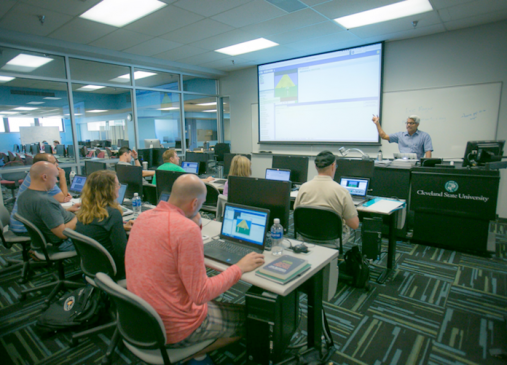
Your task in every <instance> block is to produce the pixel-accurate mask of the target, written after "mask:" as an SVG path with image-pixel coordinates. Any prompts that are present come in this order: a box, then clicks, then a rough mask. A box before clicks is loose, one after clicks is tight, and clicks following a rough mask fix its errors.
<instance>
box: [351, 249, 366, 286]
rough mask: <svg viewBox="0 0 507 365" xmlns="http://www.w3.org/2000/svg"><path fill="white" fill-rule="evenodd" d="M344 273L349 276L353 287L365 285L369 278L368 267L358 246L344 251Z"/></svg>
mask: <svg viewBox="0 0 507 365" xmlns="http://www.w3.org/2000/svg"><path fill="white" fill-rule="evenodd" d="M345 273H346V274H347V275H348V276H350V277H351V283H350V285H352V286H353V287H356V288H364V287H367V285H368V281H369V280H370V267H369V265H368V260H366V259H365V258H364V257H363V255H362V253H361V250H360V249H359V247H357V246H354V247H352V248H351V249H350V250H348V251H347V252H346V253H345Z"/></svg>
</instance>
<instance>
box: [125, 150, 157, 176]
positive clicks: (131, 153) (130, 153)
mask: <svg viewBox="0 0 507 365" xmlns="http://www.w3.org/2000/svg"><path fill="white" fill-rule="evenodd" d="M118 157H119V159H120V161H118V164H120V165H129V166H132V158H133V159H134V165H135V166H141V163H140V162H139V159H138V158H137V152H136V151H135V150H131V149H130V148H128V147H122V148H120V150H119V151H118ZM154 175H155V171H153V170H143V177H146V176H154Z"/></svg>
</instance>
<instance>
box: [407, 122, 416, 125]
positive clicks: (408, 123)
mask: <svg viewBox="0 0 507 365" xmlns="http://www.w3.org/2000/svg"><path fill="white" fill-rule="evenodd" d="M406 124H407V125H414V124H417V123H416V122H406Z"/></svg>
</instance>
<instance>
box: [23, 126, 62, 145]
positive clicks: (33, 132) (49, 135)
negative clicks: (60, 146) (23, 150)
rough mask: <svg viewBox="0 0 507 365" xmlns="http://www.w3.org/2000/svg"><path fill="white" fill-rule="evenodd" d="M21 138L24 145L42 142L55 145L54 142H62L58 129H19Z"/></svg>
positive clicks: (40, 127) (38, 127)
mask: <svg viewBox="0 0 507 365" xmlns="http://www.w3.org/2000/svg"><path fill="white" fill-rule="evenodd" d="M19 137H20V139H21V144H22V145H25V144H30V143H37V142H40V143H42V141H46V142H47V143H49V144H50V145H53V141H60V131H59V130H58V127H42V126H37V127H19Z"/></svg>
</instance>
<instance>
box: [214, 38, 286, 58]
mask: <svg viewBox="0 0 507 365" xmlns="http://www.w3.org/2000/svg"><path fill="white" fill-rule="evenodd" d="M274 46H278V43H275V42H271V41H269V40H267V39H264V38H258V39H254V40H253V41H248V42H243V43H238V44H235V45H234V46H229V47H225V48H220V49H216V50H215V52H220V53H225V54H228V55H230V56H237V55H239V54H243V53H248V52H253V51H258V50H260V49H264V48H270V47H274Z"/></svg>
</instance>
